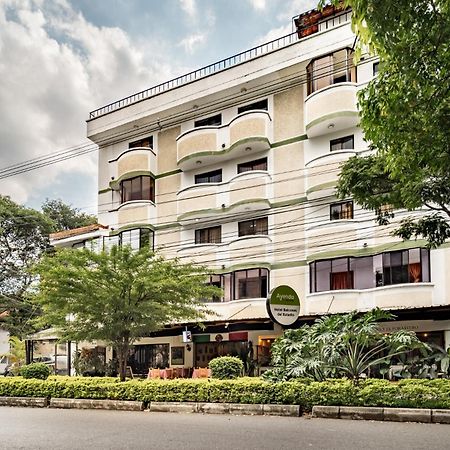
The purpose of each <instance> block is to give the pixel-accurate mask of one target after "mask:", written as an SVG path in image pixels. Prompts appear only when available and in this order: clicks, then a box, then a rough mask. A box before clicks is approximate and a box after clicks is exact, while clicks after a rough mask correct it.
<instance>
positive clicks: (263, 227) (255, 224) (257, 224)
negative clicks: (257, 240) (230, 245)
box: [238, 217, 269, 236]
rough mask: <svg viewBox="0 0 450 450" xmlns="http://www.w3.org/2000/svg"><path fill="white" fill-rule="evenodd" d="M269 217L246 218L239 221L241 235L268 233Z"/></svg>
mask: <svg viewBox="0 0 450 450" xmlns="http://www.w3.org/2000/svg"><path fill="white" fill-rule="evenodd" d="M268 228H269V227H268V220H267V217H261V218H260V219H252V220H245V221H243V222H239V223H238V229H239V236H251V235H254V234H268Z"/></svg>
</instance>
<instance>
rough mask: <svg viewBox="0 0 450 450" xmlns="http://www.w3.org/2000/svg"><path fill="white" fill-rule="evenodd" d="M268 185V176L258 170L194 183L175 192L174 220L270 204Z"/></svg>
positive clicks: (232, 211) (184, 221) (251, 208)
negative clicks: (208, 181) (227, 177)
mask: <svg viewBox="0 0 450 450" xmlns="http://www.w3.org/2000/svg"><path fill="white" fill-rule="evenodd" d="M270 186H271V176H270V174H269V173H268V172H266V171H262V170H255V171H249V172H243V173H240V174H238V175H236V176H234V177H233V178H232V179H231V180H229V181H227V182H222V183H204V184H195V185H193V186H190V187H188V188H185V189H182V190H181V191H179V192H178V194H177V200H178V201H177V204H178V220H181V221H183V223H185V224H187V223H189V222H191V221H193V222H195V221H198V220H205V219H206V218H208V217H209V218H210V219H212V217H211V216H215V215H216V214H224V213H225V214H235V213H239V212H251V211H258V210H260V209H265V208H267V207H269V206H270V202H269V200H268V199H269V198H270V192H269V187H270ZM199 205H201V209H199ZM186 221H187V222H186Z"/></svg>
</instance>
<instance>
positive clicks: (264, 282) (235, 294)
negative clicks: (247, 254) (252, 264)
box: [233, 267, 270, 300]
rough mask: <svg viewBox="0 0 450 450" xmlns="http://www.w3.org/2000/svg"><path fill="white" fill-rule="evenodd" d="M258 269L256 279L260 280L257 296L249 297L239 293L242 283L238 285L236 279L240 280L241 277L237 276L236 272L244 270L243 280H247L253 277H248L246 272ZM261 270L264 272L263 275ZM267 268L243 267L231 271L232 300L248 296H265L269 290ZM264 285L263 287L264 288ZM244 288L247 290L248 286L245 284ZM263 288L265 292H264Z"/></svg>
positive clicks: (243, 298)
mask: <svg viewBox="0 0 450 450" xmlns="http://www.w3.org/2000/svg"><path fill="white" fill-rule="evenodd" d="M253 270H258V277H257V278H258V279H259V282H260V285H259V294H260V295H259V296H258V297H250V296H249V295H245V294H244V295H240V290H241V288H242V285H239V283H238V281H239V280H242V278H238V277H237V276H236V274H238V273H243V272H245V275H246V276H245V280H246V282H248V280H251V279H253V277H251V278H249V276H248V272H249V271H253ZM263 271H264V272H265V275H262V273H263ZM269 275H270V273H269V270H268V269H265V268H261V267H259V268H255V269H243V270H236V271H234V272H233V300H245V299H248V298H266V297H267V294H268V292H269ZM264 287H265V289H264ZM245 290H246V292H248V290H249V287H248V286H247V285H245ZM264 290H265V292H264Z"/></svg>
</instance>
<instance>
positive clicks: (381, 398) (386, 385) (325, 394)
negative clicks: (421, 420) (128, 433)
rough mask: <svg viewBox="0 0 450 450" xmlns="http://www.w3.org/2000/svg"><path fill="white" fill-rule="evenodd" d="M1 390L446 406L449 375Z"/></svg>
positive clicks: (66, 383) (24, 382)
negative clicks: (426, 377)
mask: <svg viewBox="0 0 450 450" xmlns="http://www.w3.org/2000/svg"><path fill="white" fill-rule="evenodd" d="M0 396H5V397H6V396H8V397H47V398H51V397H53V398H86V399H111V400H138V401H143V402H145V403H146V404H148V403H149V402H152V401H168V402H214V403H251V404H256V403H262V404H285V405H300V406H301V408H302V410H303V411H310V410H311V408H312V406H314V405H344V406H386V407H399V408H401V407H406V408H438V409H447V408H450V380H448V379H445V380H444V379H439V380H402V381H399V382H390V381H387V380H375V379H368V380H364V381H361V382H359V383H358V384H355V383H352V382H351V381H349V380H347V379H333V380H326V381H322V382H317V381H311V380H307V379H306V380H305V379H299V380H292V381H283V382H279V383H271V382H268V381H265V380H262V379H261V378H245V377H243V378H238V379H235V380H218V379H212V380H208V379H194V380H192V379H178V380H130V381H126V382H123V383H120V382H118V379H117V378H82V377H72V378H71V377H58V376H51V377H49V378H48V379H46V380H40V379H25V378H22V377H5V378H3V377H0Z"/></svg>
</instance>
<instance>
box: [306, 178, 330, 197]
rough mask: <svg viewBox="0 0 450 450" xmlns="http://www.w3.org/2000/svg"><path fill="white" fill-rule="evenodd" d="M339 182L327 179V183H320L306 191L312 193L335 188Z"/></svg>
mask: <svg viewBox="0 0 450 450" xmlns="http://www.w3.org/2000/svg"><path fill="white" fill-rule="evenodd" d="M336 184H337V180H336V181H327V182H326V183H322V184H318V185H317V186H313V187H312V188H309V189H308V190H307V191H306V195H308V194H311V193H313V192H318V191H323V190H325V189H330V188H335V187H336Z"/></svg>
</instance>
